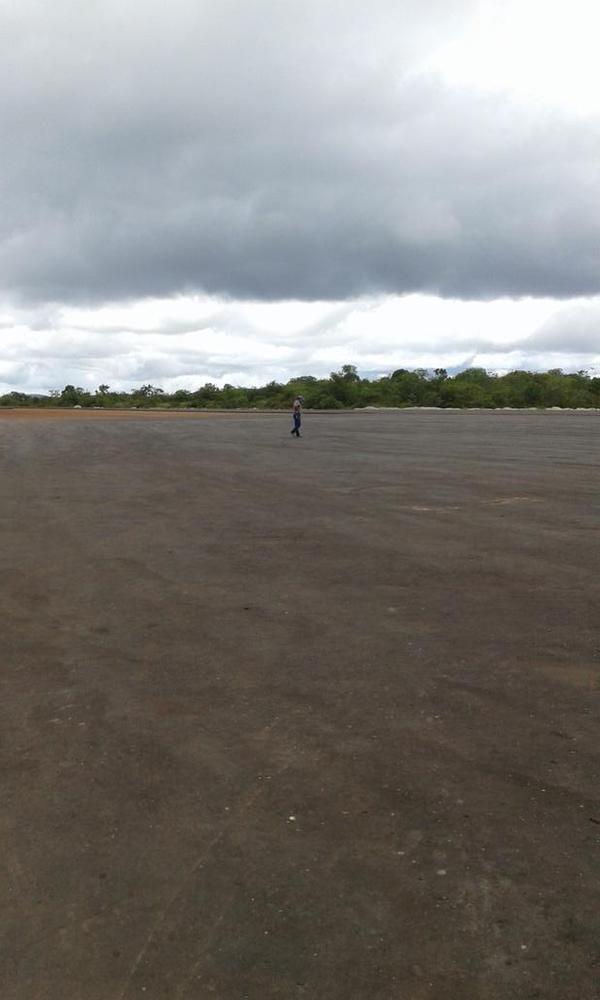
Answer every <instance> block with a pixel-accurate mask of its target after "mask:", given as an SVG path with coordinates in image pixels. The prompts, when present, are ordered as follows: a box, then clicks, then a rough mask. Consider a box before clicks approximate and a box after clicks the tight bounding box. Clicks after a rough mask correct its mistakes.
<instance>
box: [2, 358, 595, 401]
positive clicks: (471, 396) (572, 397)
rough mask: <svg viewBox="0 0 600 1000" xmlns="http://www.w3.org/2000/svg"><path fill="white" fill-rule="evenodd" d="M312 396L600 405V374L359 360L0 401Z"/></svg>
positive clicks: (17, 395)
mask: <svg viewBox="0 0 600 1000" xmlns="http://www.w3.org/2000/svg"><path fill="white" fill-rule="evenodd" d="M297 395H302V396H303V397H304V406H305V407H306V408H307V409H317V410H340V409H347V408H356V407H365V406H398V407H402V406H439V407H459V408H469V407H482V408H486V409H495V408H497V407H505V406H507V407H540V408H541V407H551V406H557V407H586V408H588V407H600V377H598V376H593V375H590V374H588V373H587V372H584V371H578V372H575V373H566V372H563V371H562V370H560V369H553V370H551V371H547V372H529V371H512V372H509V373H507V374H505V375H494V374H492V373H490V372H487V371H486V370H485V369H483V368H467V369H466V370H465V371H461V372H459V373H458V374H455V375H449V374H448V372H447V371H446V369H445V368H436V369H434V370H426V369H424V368H417V369H416V370H409V369H407V368H398V369H397V370H396V371H394V372H392V373H391V374H389V375H384V376H382V377H381V378H375V379H368V378H361V377H360V375H359V374H358V372H357V370H356V368H355V366H354V365H343V366H342V368H341V369H340V370H339V371H336V372H331V374H330V375H329V377H328V378H315V377H314V376H313V375H301V376H298V377H297V378H293V379H290V381H289V382H286V383H282V382H269V383H267V385H264V386H261V387H258V388H257V387H249V388H247V387H243V386H234V385H224V386H223V387H222V388H219V387H217V386H216V385H213V384H212V383H211V382H207V383H206V384H205V385H203V386H201V387H200V388H198V389H193V390H188V389H177V390H176V391H174V392H171V393H168V392H165V391H164V390H163V389H161V388H158V387H157V386H154V385H150V384H146V385H142V386H140V387H139V389H132V390H131V391H130V392H119V391H114V390H112V389H111V388H110V386H109V385H100V386H98V388H97V389H96V390H95V391H92V392H90V391H88V390H86V389H82V388H81V387H79V386H73V385H66V386H65V387H64V389H62V390H58V389H57V390H55V391H53V392H51V393H50V394H49V395H47V396H32V395H28V394H27V393H22V392H10V393H8V394H6V395H4V396H0V406H5V407H6V406H11V407H14V406H17V407H21V406H22V407H56V406H59V407H74V406H78V407H79V406H80V407H101V408H105V409H110V408H121V407H126V408H133V407H137V408H142V407H143V408H157V409H189V408H192V409H193V408H202V409H258V410H278V409H287V408H288V407H290V406H291V404H292V401H293V399H294V397H295V396H297Z"/></svg>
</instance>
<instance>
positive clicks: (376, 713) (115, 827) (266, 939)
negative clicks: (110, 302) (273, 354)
mask: <svg viewBox="0 0 600 1000" xmlns="http://www.w3.org/2000/svg"><path fill="white" fill-rule="evenodd" d="M288 431H289V426H288V418H287V417H286V416H285V415H281V414H279V415H278V414H246V415H240V414H234V415H229V414H221V415H212V416H206V415H200V414H197V415H188V414H152V413H150V414H148V413H141V412H139V413H131V414H110V415H107V414H103V413H100V412H92V413H88V412H85V411H79V412H70V413H67V414H65V413H63V414H56V413H48V412H45V413H27V414H22V413H14V414H11V413H0V468H1V472H2V480H1V484H0V542H1V546H0V560H1V571H2V585H1V587H0V613H1V615H2V630H1V633H0V655H1V660H0V662H1V673H0V683H1V685H2V699H1V701H0V706H1V708H0V710H1V735H2V743H1V768H2V771H1V775H2V808H1V812H0V820H1V822H0V877H1V879H2V886H1V888H2V891H1V894H0V915H1V919H0V935H1V948H2V958H1V962H0V995H1V997H2V1000H134V998H146V1000H159V998H182V1000H203V998H212V997H216V998H220V1000H244V998H247V1000H275V998H277V1000H282V998H311V1000H312V998H319V1000H375V998H377V1000H509V998H510V1000H528V998H539V1000H598V998H600V947H599V941H600V906H599V904H598V901H599V898H600V894H599V890H600V783H599V773H600V744H599V730H598V721H599V715H600V711H599V709H600V680H599V678H600V629H599V621H598V606H599V596H600V595H599V583H598V577H599V573H598V571H599V568H600V559H599V546H598V542H599V514H600V499H599V490H598V485H599V479H598V471H599V469H598V466H599V460H598V436H599V433H600V417H599V416H598V414H590V413H435V412H400V413H363V414H361V413H342V414H331V415H327V414H322V415H317V414H310V413H307V414H306V415H305V420H304V436H303V438H302V439H301V440H300V441H294V440H291V439H290V435H289V433H288Z"/></svg>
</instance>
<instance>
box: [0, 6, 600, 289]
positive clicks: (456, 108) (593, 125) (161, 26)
mask: <svg viewBox="0 0 600 1000" xmlns="http://www.w3.org/2000/svg"><path fill="white" fill-rule="evenodd" d="M472 6H473V5H472V4H471V3H468V2H464V3H457V4H451V5H448V4H444V3H442V2H429V3H425V4H423V3H417V2H416V0H410V2H406V0H405V2H403V3H398V2H397V0H394V2H393V0H389V2H379V3H376V4H374V5H369V6H368V7H365V6H364V5H363V4H359V3H356V2H350V3H349V2H344V3H341V2H336V3H332V2H329V3H324V2H316V0H303V2H302V3H300V2H290V3H283V4H282V3H279V2H275V0H272V2H267V0H257V2H253V3H250V4H249V3H247V2H246V0H227V2H223V0H221V2H220V3H218V4H217V3H207V2H198V0H195V2H192V0H189V2H188V0H175V2H172V3H171V4H169V5H168V6H167V5H165V4H163V3H158V2H157V0H154V2H149V3H145V4H144V5H141V4H139V3H135V4H134V3H132V2H129V0H122V2H120V3H117V2H104V3H102V4H96V5H86V4H79V3H75V2H72V3H66V2H65V0H57V2H55V3H53V4H46V3H44V4H42V3H33V2H26V0H25V2H22V3H21V4H19V5H17V4H15V5H13V7H12V8H11V9H10V10H9V11H8V12H6V11H5V12H4V13H3V14H2V15H0V17H1V19H2V21H3V22H4V23H3V24H0V28H1V31H0V37H1V38H2V42H1V43H0V48H1V49H2V51H1V52H0V54H1V56H2V58H1V59H0V129H1V133H2V146H3V158H2V164H1V165H0V198H1V202H2V213H1V215H0V285H1V286H2V290H3V291H4V293H5V294H7V295H11V296H13V297H18V298H20V299H21V300H22V301H25V302H27V301H30V302H44V301H62V302H86V301H88V302H100V301H105V300H111V299H112V300H114V299H131V298H136V297H139V296H145V295H170V294H173V293H185V292H189V291H197V290H204V291H207V292H209V293H216V294H219V295H222V296H231V297H237V298H246V299H248V298H251V299H265V300H276V299H284V298H300V299H302V298H304V299H324V300H325V299H345V298H351V297H354V296H357V295H363V294H371V293H378V292H399V293H403V292H407V291H415V290H421V291H427V292H433V293H440V294H442V295H445V296H457V297H469V298H491V297H494V296H499V295H511V296H519V295H551V296H558V297H569V296H573V295H585V294H593V293H595V292H597V291H598V290H599V285H600V280H599V273H600V271H599V265H600V240H599V239H598V236H599V229H600V207H599V206H600V181H599V177H598V171H597V150H598V142H599V140H600V127H599V124H598V121H597V120H593V121H592V120H588V121H585V122H578V121H575V120H574V121H570V120H568V119H567V118H565V117H564V116H562V117H561V116H559V115H558V113H557V114H555V115H551V114H549V113H547V114H545V115H544V116H540V115H535V114H533V112H528V111H527V110H526V109H525V108H519V107H516V106H512V107H511V106H509V105H508V104H507V103H506V102H505V101H504V102H503V101H502V100H501V99H500V98H491V97H487V98H486V97H483V96H481V95H480V96H477V95H476V94H474V93H473V92H468V91H466V90H464V91H458V90H451V89H447V88H446V89H445V88H444V87H443V86H442V84H441V83H440V82H436V80H435V79H434V78H432V77H425V76H423V75H419V74H415V72H414V70H415V67H418V65H419V62H420V60H421V59H422V58H424V57H425V56H426V54H427V53H428V52H429V51H430V49H431V48H432V47H435V45H436V44H438V43H439V42H440V40H441V39H442V38H450V37H452V35H453V33H454V32H458V31H460V29H461V26H462V24H463V21H464V18H465V17H466V16H468V14H469V12H470V10H471V8H472ZM449 8H452V11H451V15H449V14H448V9H449ZM142 15H143V16H142Z"/></svg>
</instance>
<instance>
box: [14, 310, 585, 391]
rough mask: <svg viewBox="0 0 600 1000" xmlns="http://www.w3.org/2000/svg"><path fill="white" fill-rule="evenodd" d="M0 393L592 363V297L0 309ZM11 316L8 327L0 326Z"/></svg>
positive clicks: (573, 367)
mask: <svg viewBox="0 0 600 1000" xmlns="http://www.w3.org/2000/svg"><path fill="white" fill-rule="evenodd" d="M2 315H3V317H4V320H3V321H4V323H5V328H4V330H3V332H2V334H1V337H2V341H1V342H2V351H1V352H0V391H2V392H7V391H11V390H12V389H19V390H25V391H36V392H37V391H48V390H49V389H53V388H62V386H63V385H64V384H66V383H69V382H71V383H74V384H77V385H81V386H83V387H84V388H87V389H95V388H96V387H97V386H98V385H99V384H100V383H103V382H107V383H109V384H110V385H112V386H113V387H114V388H123V389H129V388H132V387H134V386H137V385H140V384H141V383H143V382H153V383H154V384H158V385H160V386H162V387H163V388H165V389H170V390H173V389H176V388H187V389H193V388H196V387H198V386H199V385H202V384H204V383H205V382H208V381H211V382H216V383H217V384H220V385H222V384H224V383H225V382H230V383H233V384H246V385H251V384H253V385H257V384H263V383H264V382H266V381H269V380H271V379H277V380H281V381H285V380H287V379H289V378H291V377H293V376H294V375H298V374H315V375H326V374H327V373H328V372H329V371H331V370H332V369H335V368H338V367H339V366H340V365H342V364H346V363H350V364H355V365H356V366H357V367H358V369H359V370H360V371H362V372H365V373H371V374H383V373H385V372H389V371H392V370H393V369H395V368H400V367H404V368H421V367H423V368H433V367H446V368H458V367H464V366H467V365H477V366H481V367H484V368H488V369H490V370H495V371H498V370H506V369H508V368H522V367H529V368H537V369H544V368H557V367H561V368H566V369H570V370H577V369H579V368H594V369H598V368H600V343H599V339H598V337H597V335H596V332H595V331H597V330H598V329H600V298H597V299H589V300H581V301H576V302H573V303H571V304H570V305H569V306H568V307H567V306H565V305H564V304H563V303H561V302H557V301H555V300H551V299H523V300H513V301H511V300H499V301H494V302H479V301H474V302H463V301H460V300H452V301H447V300H443V299H439V298H435V297H432V296H424V295H409V296H402V297H386V298H378V299H373V298H371V299H359V300H354V301H351V302H345V303H320V304H317V303H313V304H311V305H302V306H299V305H298V303H296V302H290V303H285V302H279V303H275V304H265V303H256V302H235V303H233V302H229V303H227V302H224V301H222V300H217V299H210V298H198V297H192V298H189V299H184V298H179V299H176V300H170V299H165V300H158V299H154V300H152V302H145V303H139V302H138V303H133V304H130V305H111V306H106V307H103V308H101V309H98V310H93V309H87V310H82V309H72V308H70V307H66V308H63V309H61V308H58V307H56V308H55V309H54V310H53V311H52V314H51V315H50V314H47V316H46V319H47V320H48V321H49V322H48V325H47V326H43V324H42V323H41V319H42V316H41V315H39V314H36V313H34V314H31V315H29V316H27V314H26V312H24V313H20V312H19V310H13V311H12V313H11V312H10V311H9V310H8V309H4V310H3V314H2ZM9 323H11V325H7V324H9Z"/></svg>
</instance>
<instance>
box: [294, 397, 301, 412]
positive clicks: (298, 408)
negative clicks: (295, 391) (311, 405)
mask: <svg viewBox="0 0 600 1000" xmlns="http://www.w3.org/2000/svg"><path fill="white" fill-rule="evenodd" d="M301 412H302V403H301V402H300V400H299V399H295V400H294V413H301Z"/></svg>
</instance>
